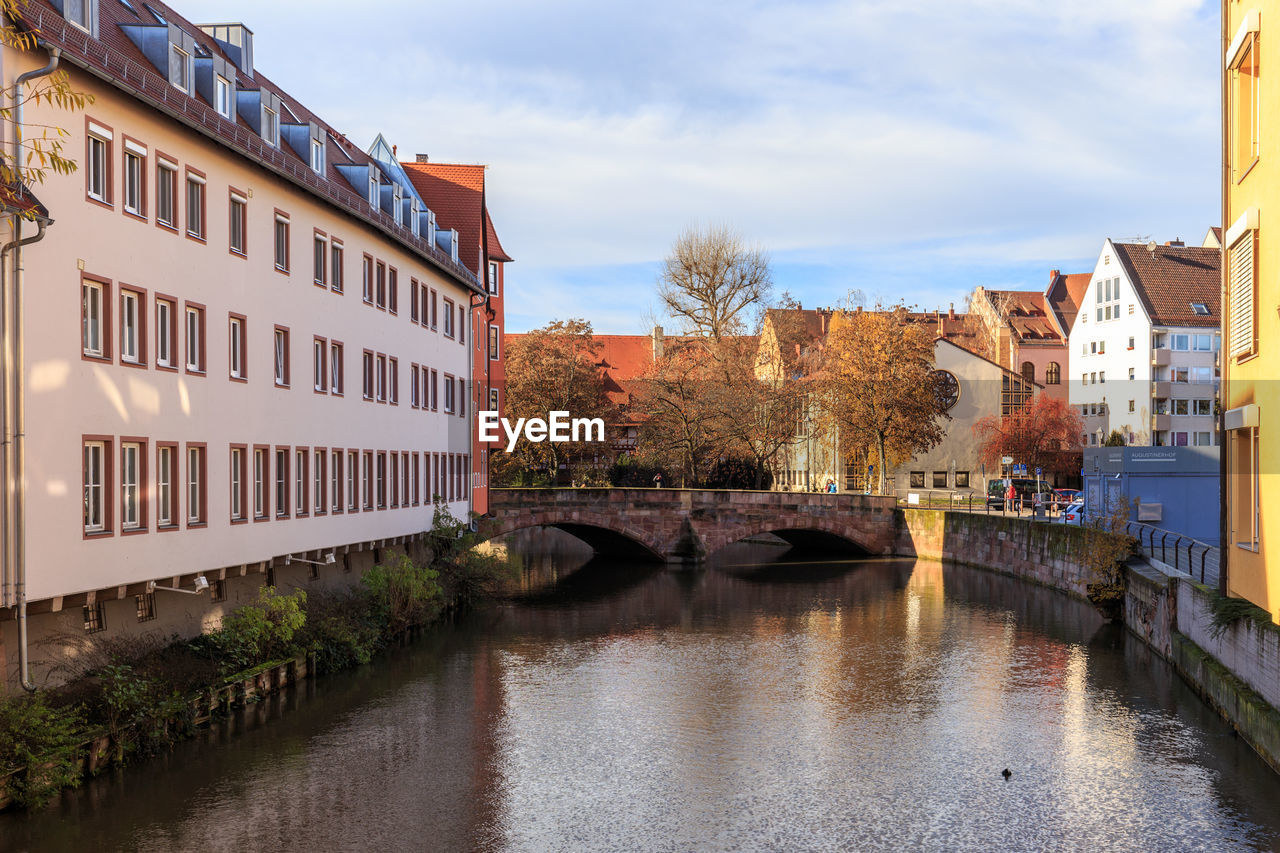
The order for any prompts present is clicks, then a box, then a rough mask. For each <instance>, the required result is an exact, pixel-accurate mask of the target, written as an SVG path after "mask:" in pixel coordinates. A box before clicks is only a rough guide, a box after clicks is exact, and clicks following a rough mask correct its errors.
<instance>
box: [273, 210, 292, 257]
mask: <svg viewBox="0 0 1280 853" xmlns="http://www.w3.org/2000/svg"><path fill="white" fill-rule="evenodd" d="M275 235H276V269H277V270H279V271H280V272H288V271H289V217H288V216H285V215H284V214H283V213H279V212H277V213H276V227H275Z"/></svg>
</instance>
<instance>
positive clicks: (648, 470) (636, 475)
mask: <svg viewBox="0 0 1280 853" xmlns="http://www.w3.org/2000/svg"><path fill="white" fill-rule="evenodd" d="M658 474H661V475H662V479H663V481H664V482H665V483H666V484H667V485H670V484H671V479H670V478H669V477H668V476H667V472H666V471H664V470H662V468H661V467H660V466H657V465H648V464H645V463H643V462H640V461H639V460H637V459H635V458H634V457H631V456H626V455H623V456H620V457H618V461H617V462H614V463H613V464H612V465H610V466H609V471H608V478H609V482H610V483H611V484H612V485H614V486H621V487H629V488H651V487H652V486H653V478H654V477H655V476H657V475H658Z"/></svg>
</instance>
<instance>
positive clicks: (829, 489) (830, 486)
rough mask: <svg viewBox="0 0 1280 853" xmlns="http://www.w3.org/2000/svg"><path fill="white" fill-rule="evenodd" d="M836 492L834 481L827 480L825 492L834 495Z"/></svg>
mask: <svg viewBox="0 0 1280 853" xmlns="http://www.w3.org/2000/svg"><path fill="white" fill-rule="evenodd" d="M835 493H836V481H835V480H827V494H829V495H834V494H835Z"/></svg>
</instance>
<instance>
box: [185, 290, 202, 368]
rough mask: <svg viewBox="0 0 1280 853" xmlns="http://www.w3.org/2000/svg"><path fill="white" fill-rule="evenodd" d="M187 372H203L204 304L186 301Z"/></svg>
mask: <svg viewBox="0 0 1280 853" xmlns="http://www.w3.org/2000/svg"><path fill="white" fill-rule="evenodd" d="M186 314H187V372H188V373H204V306H203V305H195V304H193V303H190V302H188V303H187V311H186Z"/></svg>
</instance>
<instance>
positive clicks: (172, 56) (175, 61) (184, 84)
mask: <svg viewBox="0 0 1280 853" xmlns="http://www.w3.org/2000/svg"><path fill="white" fill-rule="evenodd" d="M169 73H170V75H171V76H170V78H169V80H170V82H172V83H173V85H174V86H175V87H177V88H179V89H181V90H182V91H184V92H187V93H190V92H191V56H190V55H189V54H188V53H187V52H186V51H185V50H183V49H182V48H180V47H178V46H177V45H176V44H171V45H169Z"/></svg>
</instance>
